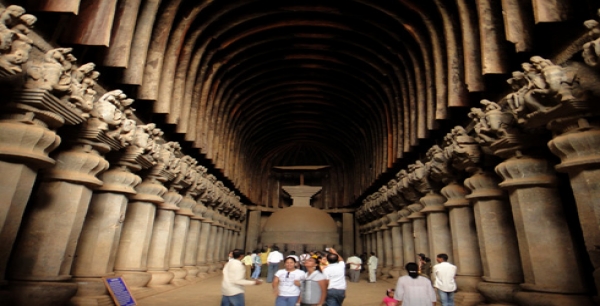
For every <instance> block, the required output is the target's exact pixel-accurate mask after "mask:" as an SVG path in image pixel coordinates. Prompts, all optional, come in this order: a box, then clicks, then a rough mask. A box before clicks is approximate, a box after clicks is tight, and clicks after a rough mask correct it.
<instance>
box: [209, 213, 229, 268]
mask: <svg viewBox="0 0 600 306" xmlns="http://www.w3.org/2000/svg"><path fill="white" fill-rule="evenodd" d="M216 221H217V223H216V226H217V240H216V241H215V249H214V250H213V252H214V254H213V271H218V270H219V269H220V268H221V262H222V261H223V255H222V254H223V252H224V251H223V250H224V249H225V248H224V241H225V229H224V228H223V223H222V221H221V216H219V218H218V219H216ZM227 253H228V252H226V253H225V256H227Z"/></svg>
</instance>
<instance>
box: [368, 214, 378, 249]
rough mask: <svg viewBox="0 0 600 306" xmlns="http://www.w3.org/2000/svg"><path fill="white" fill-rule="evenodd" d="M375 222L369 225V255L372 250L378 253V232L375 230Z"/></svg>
mask: <svg viewBox="0 0 600 306" xmlns="http://www.w3.org/2000/svg"><path fill="white" fill-rule="evenodd" d="M373 224H374V223H373V222H370V223H369V224H368V227H367V230H368V232H367V236H368V237H369V238H368V240H369V244H368V248H369V252H368V253H369V254H368V255H369V256H371V252H375V253H377V234H376V232H375V231H373Z"/></svg>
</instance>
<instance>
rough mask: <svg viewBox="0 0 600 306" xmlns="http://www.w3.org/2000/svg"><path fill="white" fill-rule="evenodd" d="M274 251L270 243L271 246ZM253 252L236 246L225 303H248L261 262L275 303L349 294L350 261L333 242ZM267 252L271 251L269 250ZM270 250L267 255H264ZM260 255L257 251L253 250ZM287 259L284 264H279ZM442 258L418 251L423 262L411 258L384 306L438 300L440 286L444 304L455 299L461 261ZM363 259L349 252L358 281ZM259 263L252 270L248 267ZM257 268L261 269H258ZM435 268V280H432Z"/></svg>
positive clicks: (332, 301)
mask: <svg viewBox="0 0 600 306" xmlns="http://www.w3.org/2000/svg"><path fill="white" fill-rule="evenodd" d="M267 250H269V251H270V248H267ZM269 251H267V252H265V250H263V252H261V253H260V254H258V252H254V253H256V254H252V253H248V254H246V256H244V253H243V251H241V250H238V249H236V250H233V251H232V252H231V253H230V260H229V262H228V263H227V264H226V265H225V267H224V269H223V283H222V293H223V298H222V302H221V306H244V305H245V302H244V286H248V285H260V284H262V281H261V280H260V279H259V278H258V277H259V275H260V273H261V267H262V266H263V265H264V264H268V273H267V282H268V283H271V284H272V288H273V293H274V295H275V296H276V298H275V306H298V305H303V306H315V305H317V306H321V305H327V306H339V305H342V303H343V301H344V299H345V297H346V278H345V276H346V273H345V272H346V262H344V258H343V257H342V256H341V255H340V254H339V253H338V252H337V251H336V250H335V249H333V248H328V249H327V250H326V252H325V253H321V252H311V253H306V254H302V255H300V256H297V255H295V253H294V254H292V253H290V255H288V256H287V257H285V258H284V256H283V254H281V252H279V250H278V248H277V247H276V246H275V247H273V251H272V252H269ZM264 253H267V254H264ZM263 254H264V255H265V257H264V258H261V257H263V256H262V255H263ZM252 255H255V256H252ZM280 261H283V262H284V264H283V269H278V267H279V262H280ZM436 261H437V262H438V264H436V265H435V266H433V268H432V266H431V260H429V258H427V257H426V256H425V255H424V254H419V261H418V263H415V262H410V263H408V264H406V266H405V268H406V271H407V272H408V275H406V276H402V277H400V278H399V279H398V282H397V284H396V288H395V289H388V290H387V292H386V296H385V297H384V299H383V301H382V303H381V306H399V305H403V306H421V305H422V306H426V305H434V306H435V305H436V300H437V297H436V292H435V291H434V288H436V289H437V292H438V294H439V296H440V299H441V302H442V306H453V305H454V291H456V283H455V281H454V276H455V275H456V266H454V265H452V264H450V263H448V255H446V254H439V255H437V258H436ZM362 262H363V259H361V258H360V257H358V256H356V255H354V256H351V257H350V258H348V262H347V264H348V265H349V276H350V281H351V282H358V277H359V276H360V271H361V270H362V269H363V267H362ZM367 262H368V267H369V282H375V275H376V267H377V262H378V260H377V257H376V256H375V253H371V257H369V259H368V260H367ZM252 268H253V269H254V271H253V272H252V275H251V276H248V275H249V273H250V272H249V271H250V270H251V269H252ZM257 271H258V272H257ZM431 273H433V275H434V276H435V282H434V283H433V286H432V283H431V279H430V275H431Z"/></svg>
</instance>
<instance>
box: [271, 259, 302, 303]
mask: <svg viewBox="0 0 600 306" xmlns="http://www.w3.org/2000/svg"><path fill="white" fill-rule="evenodd" d="M283 266H284V269H281V270H279V271H277V272H276V273H275V276H274V278H273V292H275V295H276V296H277V299H275V306H295V305H296V303H299V302H300V287H298V286H297V285H296V284H295V282H294V281H303V280H304V278H305V275H304V271H302V270H297V269H296V259H294V258H293V257H288V258H286V259H285V261H284V263H283Z"/></svg>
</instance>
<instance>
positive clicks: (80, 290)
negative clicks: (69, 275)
mask: <svg viewBox="0 0 600 306" xmlns="http://www.w3.org/2000/svg"><path fill="white" fill-rule="evenodd" d="M73 282H74V283H76V284H77V294H76V295H75V296H74V297H72V298H71V301H70V304H69V305H76V306H92V305H93V306H95V305H98V306H99V305H111V303H113V300H112V298H111V297H110V293H108V290H107V289H106V285H104V281H103V280H102V279H101V278H96V277H94V278H74V279H73Z"/></svg>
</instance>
